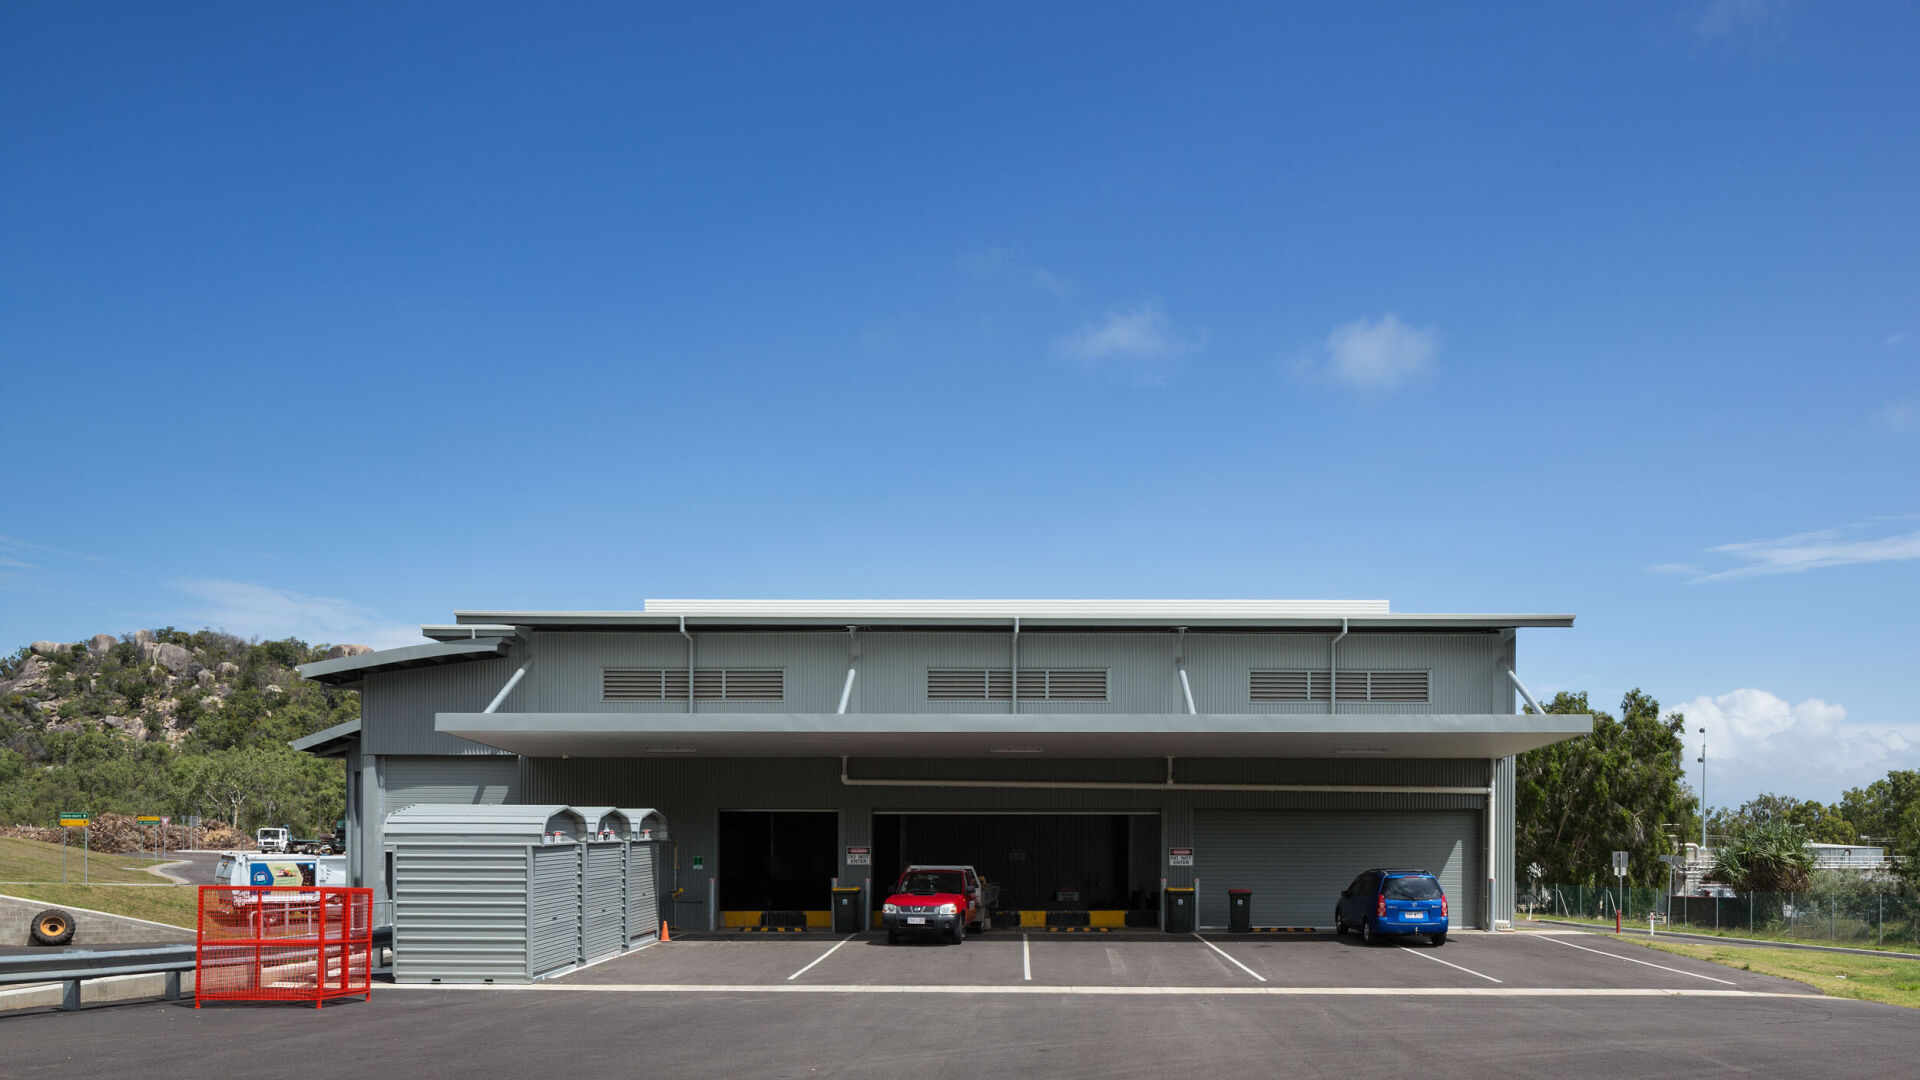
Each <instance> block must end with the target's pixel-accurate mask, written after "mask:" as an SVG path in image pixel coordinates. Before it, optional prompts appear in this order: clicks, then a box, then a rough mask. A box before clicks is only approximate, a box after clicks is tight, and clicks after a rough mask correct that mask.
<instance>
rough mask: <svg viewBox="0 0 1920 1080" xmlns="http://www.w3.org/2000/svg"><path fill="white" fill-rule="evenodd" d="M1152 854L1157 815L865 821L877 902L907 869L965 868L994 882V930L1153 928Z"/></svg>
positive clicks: (1155, 859) (1156, 877) (929, 816)
mask: <svg viewBox="0 0 1920 1080" xmlns="http://www.w3.org/2000/svg"><path fill="white" fill-rule="evenodd" d="M1159 852H1160V815H1159V813H1158V812H1157V811H1151V812H1146V813H1130V814H1111V813H1109V814H1093V813H1024V812H1008V813H978V812H972V811H956V812H952V813H942V812H930V811H916V812H912V813H875V814H874V815H873V884H874V893H875V895H876V897H877V898H884V897H885V895H886V893H887V891H888V890H889V889H890V888H891V887H892V884H893V882H894V881H896V880H897V879H898V878H899V875H900V871H901V868H902V867H905V866H907V865H908V864H911V863H935V864H940V863H960V864H966V865H971V866H972V867H973V868H974V869H976V870H978V871H979V872H980V874H981V876H983V877H985V878H986V879H987V880H988V881H989V882H992V883H993V884H995V885H998V886H1000V900H999V903H998V905H997V906H996V911H998V912H1001V913H1003V918H1001V919H1000V920H997V923H996V925H1014V924H1016V923H1017V922H1018V921H1020V920H1024V922H1025V924H1026V925H1036V926H1045V925H1068V926H1071V925H1083V926H1084V925H1093V926H1122V925H1132V926H1151V925H1154V924H1155V923H1156V921H1157V915H1155V914H1154V913H1155V912H1157V911H1158V909H1159V902H1160V896H1159V890H1160V858H1159ZM1013 912H1020V913H1023V914H1022V915H1021V916H1020V919H1014V918H1012V917H1010V916H1008V915H1007V913H1013ZM1048 913H1054V914H1053V915H1052V916H1051V917H1049V914H1048Z"/></svg>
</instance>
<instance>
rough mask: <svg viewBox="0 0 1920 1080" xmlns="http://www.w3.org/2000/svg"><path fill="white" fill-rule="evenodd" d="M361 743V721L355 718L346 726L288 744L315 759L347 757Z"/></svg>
mask: <svg viewBox="0 0 1920 1080" xmlns="http://www.w3.org/2000/svg"><path fill="white" fill-rule="evenodd" d="M359 741H360V720H359V718H357V717H356V718H354V719H352V720H349V721H347V722H346V723H344V724H335V725H333V726H332V727H330V728H326V729H324V730H321V731H316V732H314V733H313V734H311V735H306V736H303V737H301V738H298V739H295V740H293V741H292V742H290V743H288V744H287V745H288V746H291V747H293V748H294V749H295V750H299V751H301V752H303V753H308V754H312V755H313V756H314V757H345V756H346V754H347V751H349V750H351V749H353V745H354V744H355V743H357V742H359Z"/></svg>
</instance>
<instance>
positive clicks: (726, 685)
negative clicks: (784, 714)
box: [600, 668, 787, 701]
mask: <svg viewBox="0 0 1920 1080" xmlns="http://www.w3.org/2000/svg"><path fill="white" fill-rule="evenodd" d="M693 686H694V696H695V697H696V698H698V699H699V700H701V701H781V700H783V699H784V698H785V697H786V686H787V673H786V672H785V671H782V670H781V669H779V668H700V669H699V670H697V671H695V672H694V673H693ZM600 697H601V700H603V701H685V700H687V669H686V668H665V669H657V668H607V669H605V670H604V671H602V672H601V673H600Z"/></svg>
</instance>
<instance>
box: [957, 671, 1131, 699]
mask: <svg viewBox="0 0 1920 1080" xmlns="http://www.w3.org/2000/svg"><path fill="white" fill-rule="evenodd" d="M1012 687H1013V672H1012V671H1010V670H1008V669H1006V668H997V669H993V668H988V669H982V668H930V669H928V671H927V700H929V701H1007V700H1009V699H1010V698H1011V697H1012V693H1011V690H1012ZM1020 700H1022V701H1105V700H1107V673H1106V671H1105V670H1104V669H1101V668H1040V669H1032V670H1022V671H1021V672H1020Z"/></svg>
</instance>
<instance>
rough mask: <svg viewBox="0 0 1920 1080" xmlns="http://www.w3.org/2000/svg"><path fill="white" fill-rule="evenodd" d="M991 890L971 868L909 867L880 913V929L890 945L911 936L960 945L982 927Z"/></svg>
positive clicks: (987, 914) (920, 865)
mask: <svg viewBox="0 0 1920 1080" xmlns="http://www.w3.org/2000/svg"><path fill="white" fill-rule="evenodd" d="M995 891H997V890H995V889H994V888H993V887H992V886H990V885H988V884H987V883H986V882H984V881H982V880H981V878H980V875H979V874H976V873H974V870H973V867H971V866H931V865H926V864H916V865H913V866H909V867H907V868H906V869H905V870H904V871H902V872H901V874H900V881H899V883H898V884H897V885H895V886H894V888H893V895H891V896H889V897H887V902H886V904H885V906H883V907H882V908H881V909H880V925H881V927H882V928H884V929H885V930H886V932H887V941H888V942H889V943H890V944H896V945H897V944H899V942H900V939H901V938H902V937H905V936H909V935H913V936H919V935H923V934H935V935H939V936H940V937H942V938H944V939H946V940H948V941H951V942H952V943H954V944H955V945H958V944H960V943H961V942H963V941H965V940H966V939H967V931H968V930H969V929H971V930H973V931H974V932H975V933H979V932H980V931H982V930H985V929H986V927H987V920H988V919H990V918H992V909H991V903H992V893H993V892H995Z"/></svg>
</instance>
